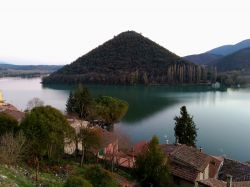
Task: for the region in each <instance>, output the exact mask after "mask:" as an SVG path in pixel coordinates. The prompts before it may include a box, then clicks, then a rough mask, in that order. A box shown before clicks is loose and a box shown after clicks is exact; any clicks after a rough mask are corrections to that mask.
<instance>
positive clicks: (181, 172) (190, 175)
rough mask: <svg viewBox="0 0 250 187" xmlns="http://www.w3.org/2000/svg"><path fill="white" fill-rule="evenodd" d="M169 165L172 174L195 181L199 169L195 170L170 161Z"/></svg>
mask: <svg viewBox="0 0 250 187" xmlns="http://www.w3.org/2000/svg"><path fill="white" fill-rule="evenodd" d="M170 165H171V167H170V169H171V174H172V175H174V176H177V177H180V178H182V179H185V180H187V181H190V182H195V181H196V179H197V177H198V174H199V171H197V170H196V169H194V168H191V167H190V166H187V165H183V164H180V163H176V162H171V164H170Z"/></svg>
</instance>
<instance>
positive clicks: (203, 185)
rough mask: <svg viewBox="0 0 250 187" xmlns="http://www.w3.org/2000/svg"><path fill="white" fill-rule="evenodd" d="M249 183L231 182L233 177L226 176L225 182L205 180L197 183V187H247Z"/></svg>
mask: <svg viewBox="0 0 250 187" xmlns="http://www.w3.org/2000/svg"><path fill="white" fill-rule="evenodd" d="M249 186H250V181H239V182H233V177H232V176H231V175H228V179H227V181H226V182H225V181H222V180H218V179H213V178H210V179H207V180H201V181H198V187H249Z"/></svg>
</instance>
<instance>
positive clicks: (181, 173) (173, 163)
mask: <svg viewBox="0 0 250 187" xmlns="http://www.w3.org/2000/svg"><path fill="white" fill-rule="evenodd" d="M146 145H147V143H144V145H143V143H142V142H140V144H139V145H135V146H134V148H135V153H140V152H141V150H140V149H141V148H145V146H146ZM160 146H161V148H162V150H163V152H164V153H165V154H166V156H167V157H168V158H169V160H170V169H171V174H172V176H173V179H174V186H183V187H186V186H187V187H189V186H190V187H191V186H197V185H198V181H200V180H207V179H209V178H216V177H217V176H218V172H219V170H220V168H221V166H222V164H223V159H222V158H217V157H213V156H210V155H207V154H205V153H203V152H202V149H196V148H194V147H190V146H187V145H183V144H162V145H160ZM136 148H137V149H138V150H136ZM135 156H136V154H135Z"/></svg>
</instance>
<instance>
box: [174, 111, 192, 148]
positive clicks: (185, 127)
mask: <svg viewBox="0 0 250 187" xmlns="http://www.w3.org/2000/svg"><path fill="white" fill-rule="evenodd" d="M180 114H181V116H179V117H177V116H176V117H175V118H174V120H175V128H174V130H175V138H176V140H177V139H178V142H179V143H181V144H186V145H189V146H194V147H195V146H196V145H195V143H196V137H197V132H196V131H197V128H196V125H195V123H194V121H193V116H190V115H189V114H188V112H187V109H186V106H182V107H181V109H180Z"/></svg>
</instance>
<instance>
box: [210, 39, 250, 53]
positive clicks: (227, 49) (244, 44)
mask: <svg viewBox="0 0 250 187" xmlns="http://www.w3.org/2000/svg"><path fill="white" fill-rule="evenodd" d="M249 47H250V39H247V40H243V41H241V42H239V43H237V44H234V45H224V46H220V47H217V48H214V49H212V50H210V51H207V52H206V53H209V54H215V55H222V56H226V55H229V54H232V53H234V52H237V51H239V50H241V49H244V48H249Z"/></svg>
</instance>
